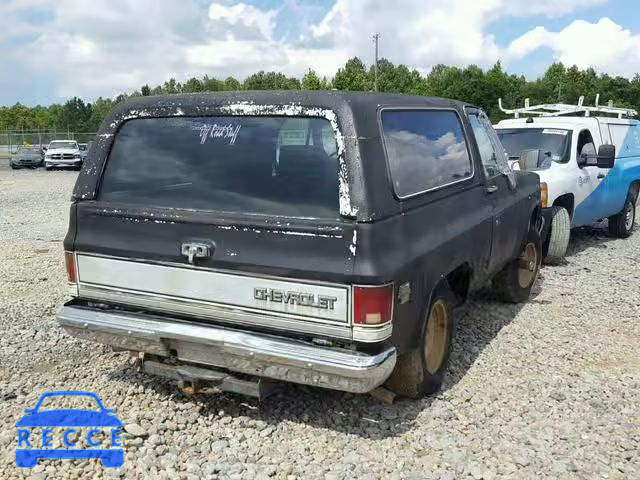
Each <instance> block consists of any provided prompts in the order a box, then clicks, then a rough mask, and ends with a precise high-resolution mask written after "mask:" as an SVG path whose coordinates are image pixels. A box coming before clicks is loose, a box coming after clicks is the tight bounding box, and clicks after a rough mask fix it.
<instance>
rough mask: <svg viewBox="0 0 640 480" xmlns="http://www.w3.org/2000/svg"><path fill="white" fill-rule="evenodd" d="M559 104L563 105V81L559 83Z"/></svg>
mask: <svg viewBox="0 0 640 480" xmlns="http://www.w3.org/2000/svg"><path fill="white" fill-rule="evenodd" d="M558 103H562V80H560V81H559V82H558Z"/></svg>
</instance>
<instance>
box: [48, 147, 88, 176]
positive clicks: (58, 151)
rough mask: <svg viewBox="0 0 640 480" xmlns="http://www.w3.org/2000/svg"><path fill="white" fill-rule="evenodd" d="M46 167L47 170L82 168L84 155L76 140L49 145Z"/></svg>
mask: <svg viewBox="0 0 640 480" xmlns="http://www.w3.org/2000/svg"><path fill="white" fill-rule="evenodd" d="M44 166H45V168H46V169H47V170H51V169H52V168H69V167H72V168H75V169H76V170H80V167H82V154H81V153H80V147H78V142H76V141H75V140H54V141H52V142H51V143H49V146H48V147H47V151H46V153H45V156H44Z"/></svg>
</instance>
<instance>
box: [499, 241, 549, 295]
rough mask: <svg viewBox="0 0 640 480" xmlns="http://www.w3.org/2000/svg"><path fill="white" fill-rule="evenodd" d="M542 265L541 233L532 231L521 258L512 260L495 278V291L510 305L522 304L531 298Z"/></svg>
mask: <svg viewBox="0 0 640 480" xmlns="http://www.w3.org/2000/svg"><path fill="white" fill-rule="evenodd" d="M541 263H542V242H541V241H540V233H539V232H538V231H537V230H535V229H530V230H529V233H528V234H527V241H526V242H525V245H524V248H523V250H522V253H521V254H520V256H519V257H518V258H516V259H514V260H511V261H510V262H509V263H508V264H507V265H506V266H505V267H504V268H503V269H502V270H501V271H500V272H499V273H498V274H497V275H496V276H495V277H494V278H493V282H492V286H493V291H494V292H495V293H496V295H497V296H498V297H499V298H500V299H502V300H503V301H505V302H508V303H521V302H524V301H526V300H527V299H528V298H529V294H530V293H531V287H533V284H534V283H535V281H536V278H538V273H539V272H540V264H541Z"/></svg>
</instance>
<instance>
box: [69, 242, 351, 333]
mask: <svg viewBox="0 0 640 480" xmlns="http://www.w3.org/2000/svg"><path fill="white" fill-rule="evenodd" d="M76 267H77V272H78V282H79V295H80V296H81V297H83V296H84V293H83V290H84V289H85V287H87V286H89V287H100V288H109V289H116V290H121V291H126V292H135V293H138V294H142V295H158V296H162V297H166V298H172V299H176V300H179V301H192V300H193V301H196V302H199V301H202V302H205V303H207V304H211V305H216V306H222V307H225V308H231V309H234V310H243V311H249V312H252V313H262V314H268V315H272V316H276V315H277V316H286V317H289V318H296V319H299V320H306V321H307V322H327V323H332V324H334V325H343V326H349V325H350V323H351V288H350V286H348V285H341V284H323V283H321V282H310V281H305V280H298V279H295V278H286V277H264V276H261V275H252V274H246V273H244V274H238V273H237V272H235V271H224V270H223V271H221V270H214V269H207V268H197V269H194V268H185V265H184V264H182V263H174V264H159V263H155V262H148V261H144V260H137V259H121V258H117V257H107V256H97V255H92V254H86V253H81V252H77V253H76ZM258 290H264V291H271V290H273V291H274V292H278V295H279V301H273V299H271V301H265V300H264V299H263V298H259V297H258V296H257V295H256V291H258ZM297 292H299V293H297ZM285 293H286V294H287V295H289V294H290V295H292V297H288V296H287V300H286V301H283V296H284V294H285ZM297 295H300V296H305V297H306V299H305V302H309V300H310V299H312V300H314V301H312V302H311V303H303V301H302V299H301V298H300V297H296V296H297ZM321 297H322V298H332V299H333V301H332V302H331V303H330V306H329V305H327V304H324V305H323V306H319V305H320V303H319V300H320V298H321ZM315 301H318V303H317V304H316V303H315Z"/></svg>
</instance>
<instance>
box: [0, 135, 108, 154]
mask: <svg viewBox="0 0 640 480" xmlns="http://www.w3.org/2000/svg"><path fill="white" fill-rule="evenodd" d="M95 136H96V133H95V132H70V131H64V132H61V131H56V130H4V131H0V158H2V157H8V156H11V154H13V153H15V151H16V150H17V148H18V147H20V146H23V145H31V146H39V147H42V146H47V145H48V144H49V142H51V141H53V140H76V141H77V142H78V143H89V142H91V141H93V139H94V138H95Z"/></svg>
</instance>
